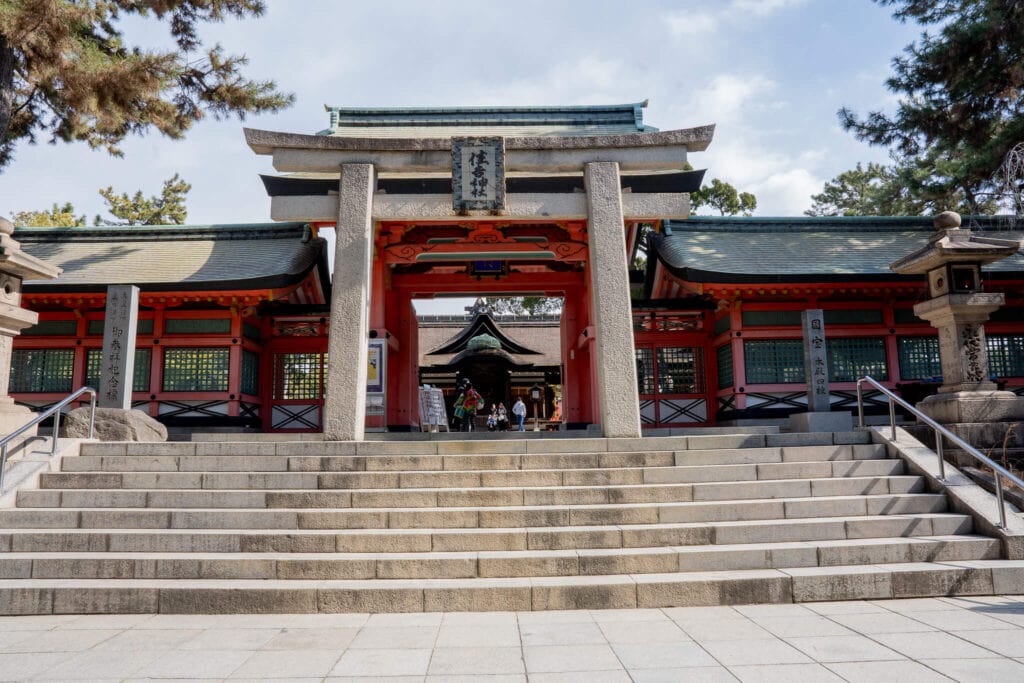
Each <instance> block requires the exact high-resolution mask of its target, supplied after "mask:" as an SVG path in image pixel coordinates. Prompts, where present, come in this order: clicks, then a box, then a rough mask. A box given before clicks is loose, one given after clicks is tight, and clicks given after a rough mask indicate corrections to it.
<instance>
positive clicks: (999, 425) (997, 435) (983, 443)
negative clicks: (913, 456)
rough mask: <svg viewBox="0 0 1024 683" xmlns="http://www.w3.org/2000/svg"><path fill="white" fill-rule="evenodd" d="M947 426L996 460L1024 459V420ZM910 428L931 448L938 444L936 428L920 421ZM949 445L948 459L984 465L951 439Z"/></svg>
mask: <svg viewBox="0 0 1024 683" xmlns="http://www.w3.org/2000/svg"><path fill="white" fill-rule="evenodd" d="M943 426H944V427H945V428H946V429H948V430H949V431H951V432H953V433H954V434H956V435H957V436H959V437H960V438H961V439H963V440H964V441H966V442H967V443H969V444H971V445H972V446H974V447H975V448H977V449H978V450H979V451H981V452H982V453H984V454H985V455H987V456H988V457H990V458H992V459H993V460H995V461H996V462H1004V463H1005V462H1009V463H1011V464H1012V463H1014V462H1024V423H1022V422H1009V421H1007V422H957V423H953V424H947V425H943ZM907 431H909V432H910V433H911V434H912V435H913V436H914V437H916V438H917V440H918V441H920V442H921V443H923V444H925V445H926V446H928V447H929V448H932V449H934V448H935V445H936V444H935V432H934V431H933V430H932V428H931V427H929V426H927V425H924V424H917V425H914V426H912V427H908V428H907ZM945 445H946V448H945V453H946V459H947V460H949V461H950V462H952V463H953V464H954V465H957V466H958V467H960V466H965V467H982V465H981V464H980V463H979V462H978V461H977V460H975V459H974V458H973V457H971V456H969V455H967V453H966V452H964V451H962V450H961V449H959V448H957V447H955V446H953V445H952V444H950V443H949V441H948V440H947V441H946V444H945ZM1004 458H1006V460H1004Z"/></svg>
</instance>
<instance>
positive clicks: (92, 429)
mask: <svg viewBox="0 0 1024 683" xmlns="http://www.w3.org/2000/svg"><path fill="white" fill-rule="evenodd" d="M89 411H90V412H89V438H90V439H92V438H94V437H95V433H96V392H95V391H94V392H92V393H91V394H90V395H89Z"/></svg>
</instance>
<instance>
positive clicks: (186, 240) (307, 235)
mask: <svg viewBox="0 0 1024 683" xmlns="http://www.w3.org/2000/svg"><path fill="white" fill-rule="evenodd" d="M14 239H16V240H18V241H19V242H20V243H21V245H22V248H23V249H24V250H25V251H26V252H28V253H29V254H32V255H33V256H36V257H38V258H41V259H43V260H44V261H46V262H47V263H51V264H53V265H55V266H59V267H61V268H63V269H64V272H63V273H62V274H61V275H60V276H59V277H58V278H57V279H55V280H45V281H27V282H26V283H25V285H26V290H27V291H35V292H58V291H100V290H103V289H105V288H106V287H107V285H112V284H133V285H137V286H138V287H140V288H141V289H142V290H143V291H159V290H164V291H166V290H172V289H185V290H200V289H255V288H268V287H283V286H287V285H290V284H294V283H296V282H298V281H299V280H301V279H302V278H303V277H305V276H306V274H307V273H309V272H310V270H311V269H313V268H314V267H317V266H319V267H320V272H321V277H323V278H324V279H325V280H326V276H327V260H326V254H325V249H324V245H325V242H324V240H323V239H320V238H313V237H312V232H311V230H310V228H309V226H308V225H307V224H305V223H267V224H238V225H159V226H156V225H154V226H130V227H98V228H87V227H79V228H16V229H15V232H14ZM325 284H326V282H325Z"/></svg>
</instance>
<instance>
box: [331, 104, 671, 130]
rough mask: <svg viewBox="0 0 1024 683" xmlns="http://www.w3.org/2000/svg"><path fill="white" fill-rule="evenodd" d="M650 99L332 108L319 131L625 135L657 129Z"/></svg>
mask: <svg viewBox="0 0 1024 683" xmlns="http://www.w3.org/2000/svg"><path fill="white" fill-rule="evenodd" d="M646 106H647V101H646V100H645V101H643V102H634V103H631V104H610V105H592V106H576V107H438V108H430V107H423V108H420V107H415V108H345V107H327V112H328V114H330V125H329V127H328V128H327V129H326V130H323V131H320V133H319V135H332V136H344V137H391V138H450V137H452V136H471V135H477V136H486V135H503V136H558V135H623V134H629V133H650V132H656V131H657V130H658V129H657V128H652V127H651V126H647V125H644V115H643V109H644V107H646Z"/></svg>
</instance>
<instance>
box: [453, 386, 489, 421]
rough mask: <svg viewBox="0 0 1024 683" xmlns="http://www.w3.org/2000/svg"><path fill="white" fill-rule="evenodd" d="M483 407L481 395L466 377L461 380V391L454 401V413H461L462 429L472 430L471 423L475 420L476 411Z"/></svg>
mask: <svg viewBox="0 0 1024 683" xmlns="http://www.w3.org/2000/svg"><path fill="white" fill-rule="evenodd" d="M482 407H483V397H482V396H480V394H479V393H477V391H476V389H474V388H473V383H472V382H470V381H469V380H468V379H466V380H463V382H462V393H461V394H459V398H458V399H456V401H455V414H456V415H459V414H460V413H461V418H462V431H464V432H471V431H473V423H474V422H475V421H476V411H477V410H478V409H479V408H482Z"/></svg>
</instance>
